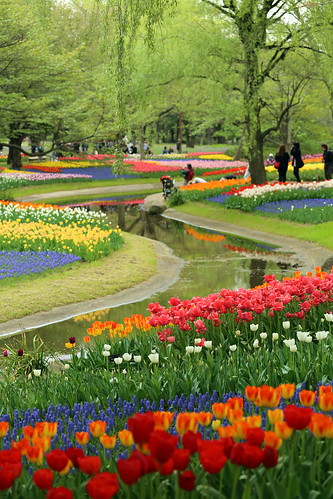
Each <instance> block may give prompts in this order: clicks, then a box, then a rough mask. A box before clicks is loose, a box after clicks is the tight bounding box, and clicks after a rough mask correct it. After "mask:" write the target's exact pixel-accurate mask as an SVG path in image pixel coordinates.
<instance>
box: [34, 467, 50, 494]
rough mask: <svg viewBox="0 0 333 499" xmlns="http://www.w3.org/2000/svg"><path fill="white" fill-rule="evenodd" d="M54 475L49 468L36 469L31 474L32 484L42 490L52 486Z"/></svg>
mask: <svg viewBox="0 0 333 499" xmlns="http://www.w3.org/2000/svg"><path fill="white" fill-rule="evenodd" d="M53 478H54V475H53V473H52V471H51V470H49V469H39V470H36V471H35V472H34V474H33V476H32V480H33V482H34V484H35V485H36V486H37V487H38V488H39V489H42V490H47V489H50V488H51V487H52V483H53Z"/></svg>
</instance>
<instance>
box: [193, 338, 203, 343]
mask: <svg viewBox="0 0 333 499" xmlns="http://www.w3.org/2000/svg"><path fill="white" fill-rule="evenodd" d="M201 341H202V340H201V338H195V340H194V344H195V345H199V343H201Z"/></svg>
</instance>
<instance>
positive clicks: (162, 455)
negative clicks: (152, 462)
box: [148, 429, 178, 463]
mask: <svg viewBox="0 0 333 499" xmlns="http://www.w3.org/2000/svg"><path fill="white" fill-rule="evenodd" d="M177 443H178V437H177V436H173V435H169V433H167V432H166V431H164V430H160V429H158V430H155V431H153V432H152V433H151V434H150V438H149V443H148V448H149V450H150V453H151V455H152V456H153V458H154V459H156V461H158V462H159V463H165V462H166V461H168V460H169V459H170V458H171V456H172V454H173V453H174V452H175V449H176V445H177Z"/></svg>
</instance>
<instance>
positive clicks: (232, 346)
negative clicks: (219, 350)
mask: <svg viewBox="0 0 333 499" xmlns="http://www.w3.org/2000/svg"><path fill="white" fill-rule="evenodd" d="M229 350H230V351H231V352H234V351H235V350H237V345H230V347H229Z"/></svg>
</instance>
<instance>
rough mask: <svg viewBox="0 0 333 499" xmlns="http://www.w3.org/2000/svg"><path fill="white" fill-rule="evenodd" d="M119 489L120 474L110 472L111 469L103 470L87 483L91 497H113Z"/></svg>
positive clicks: (94, 498)
mask: <svg viewBox="0 0 333 499" xmlns="http://www.w3.org/2000/svg"><path fill="white" fill-rule="evenodd" d="M118 490H119V481H118V476H117V474H116V473H110V472H109V471H103V473H99V474H98V475H95V476H93V477H92V478H90V480H89V481H88V482H87V485H86V491H87V492H88V495H89V497H91V498H93V499H96V498H103V497H105V498H106V497H113V496H114V495H115V494H116V493H117V492H118Z"/></svg>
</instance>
